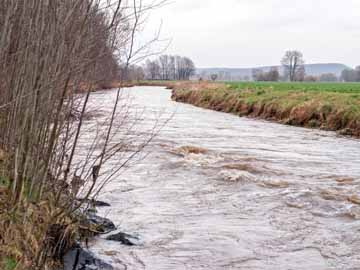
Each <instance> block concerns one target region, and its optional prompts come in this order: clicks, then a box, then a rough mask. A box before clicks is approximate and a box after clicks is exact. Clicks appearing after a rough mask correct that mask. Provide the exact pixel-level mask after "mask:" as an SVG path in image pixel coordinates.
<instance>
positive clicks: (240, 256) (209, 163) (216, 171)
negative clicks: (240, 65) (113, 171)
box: [90, 87, 360, 270]
mask: <svg viewBox="0 0 360 270" xmlns="http://www.w3.org/2000/svg"><path fill="white" fill-rule="evenodd" d="M126 91H128V92H130V95H131V96H132V103H133V106H134V107H136V108H142V107H145V108H146V109H145V111H144V112H145V113H143V114H142V115H143V117H142V121H143V123H144V126H147V125H151V124H152V123H153V122H154V118H156V117H160V118H162V119H169V118H171V120H170V121H169V122H168V123H167V124H166V126H164V127H163V129H162V130H161V132H160V133H159V134H158V136H157V137H156V138H155V139H154V140H153V141H152V142H151V144H150V145H149V146H148V147H147V148H146V149H145V153H146V158H144V159H141V160H139V161H138V162H137V164H135V165H134V166H131V167H130V168H129V169H128V170H126V171H124V172H123V173H122V174H121V176H119V177H117V178H116V179H114V180H113V181H112V182H111V183H110V184H109V185H107V186H106V187H105V189H104V191H103V193H102V194H101V197H100V199H103V200H105V201H107V202H109V203H111V207H110V208H102V209H100V210H99V212H100V214H102V215H104V216H107V217H109V218H110V219H111V220H113V221H114V223H115V224H116V225H117V226H118V227H119V230H120V231H122V232H127V233H130V234H135V235H137V236H138V237H139V239H140V241H139V245H138V246H134V247H127V246H122V245H120V244H119V243H117V242H111V241H107V240H105V239H104V237H99V238H98V239H96V240H95V241H93V242H92V243H90V244H91V250H92V251H93V252H95V253H96V254H97V255H98V256H99V257H101V258H102V259H104V260H105V261H107V262H109V263H111V264H112V265H113V266H114V267H115V268H116V269H129V270H139V269H150V270H175V269H176V270H177V269H178V270H184V269H206V270H210V269H246V270H251V269H261V270H262V269H267V270H275V269H276V270H290V269H291V270H292V269H299V270H300V269H309V270H330V269H334V270H335V269H336V270H339V269H343V270H350V269H353V270H355V269H360V190H359V184H360V141H359V140H356V139H352V138H345V137H338V136H336V134H335V133H332V132H326V131H320V130H310V129H304V128H297V127H290V126H285V125H280V124H276V123H270V122H266V121H261V120H254V119H248V118H239V117H237V116H234V115H230V114H225V113H219V112H214V111H210V110H204V109H201V108H197V107H193V106H191V105H187V104H179V103H176V102H173V101H171V98H170V96H171V91H169V90H165V89H164V88H161V87H135V88H132V89H128V90H126ZM114 98H115V91H104V92H97V93H95V94H94V95H93V97H92V104H95V105H96V104H97V105H98V106H99V108H101V109H102V110H104V111H106V104H110V103H109V102H110V101H112V100H113V99H114Z"/></svg>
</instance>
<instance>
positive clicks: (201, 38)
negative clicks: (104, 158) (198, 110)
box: [149, 0, 360, 67]
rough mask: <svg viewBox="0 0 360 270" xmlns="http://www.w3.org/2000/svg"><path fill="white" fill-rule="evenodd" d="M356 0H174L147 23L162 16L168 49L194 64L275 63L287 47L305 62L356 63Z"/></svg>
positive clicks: (359, 38)
mask: <svg viewBox="0 0 360 270" xmlns="http://www.w3.org/2000/svg"><path fill="white" fill-rule="evenodd" d="M358 14H360V1H358V0H343V1H338V0H317V1H314V0H288V1H284V0H223V1H221V2H220V1H216V0H206V1H204V0H175V1H173V2H172V4H170V5H167V6H166V7H164V8H162V9H160V10H156V11H154V13H153V14H152V17H151V20H150V22H149V27H150V29H153V28H154V27H156V26H158V25H159V22H160V21H161V20H162V21H163V30H162V36H163V37H164V38H172V40H173V42H172V44H171V46H170V48H169V51H168V52H169V53H178V54H183V55H188V56H190V57H192V58H193V59H194V60H195V61H196V63H197V65H198V66H200V67H206V66H228V67H246V66H255V65H275V64H278V63H279V59H280V58H281V56H282V54H283V53H284V51H285V50H287V49H292V48H294V49H299V50H302V51H303V53H304V55H305V58H306V60H307V62H308V63H313V62H341V63H345V64H348V65H352V66H355V65H357V64H360V57H359V56H360V55H359V52H358V47H359V44H360V35H359V34H360V20H358Z"/></svg>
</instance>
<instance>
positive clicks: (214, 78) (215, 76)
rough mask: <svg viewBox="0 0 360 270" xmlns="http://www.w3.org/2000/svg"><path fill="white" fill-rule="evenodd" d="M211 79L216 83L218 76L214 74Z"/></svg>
mask: <svg viewBox="0 0 360 270" xmlns="http://www.w3.org/2000/svg"><path fill="white" fill-rule="evenodd" d="M210 78H211V80H212V81H216V80H217V78H218V75H217V74H215V73H214V74H211V75H210Z"/></svg>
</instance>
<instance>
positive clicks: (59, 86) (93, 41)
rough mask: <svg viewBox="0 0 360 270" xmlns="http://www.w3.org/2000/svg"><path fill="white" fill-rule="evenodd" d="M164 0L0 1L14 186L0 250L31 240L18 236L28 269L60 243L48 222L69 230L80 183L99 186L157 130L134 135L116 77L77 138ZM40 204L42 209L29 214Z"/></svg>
mask: <svg viewBox="0 0 360 270" xmlns="http://www.w3.org/2000/svg"><path fill="white" fill-rule="evenodd" d="M161 4H162V1H157V2H152V3H151V4H150V5H149V4H145V3H144V2H143V1H142V0H134V1H121V0H106V1H103V0H64V1H49V0H26V1H18V0H4V1H1V3H0V33H1V34H0V130H1V132H0V153H3V152H5V153H6V160H5V161H4V162H1V164H0V179H5V180H6V182H7V186H8V189H9V190H10V192H8V198H7V200H6V201H7V203H8V204H7V206H8V208H6V209H5V208H2V209H0V227H1V228H2V229H1V230H0V255H1V253H2V252H3V251H4V249H3V248H2V247H5V249H6V248H8V247H9V246H11V247H12V246H14V245H16V243H18V242H19V241H22V242H25V243H27V246H24V245H22V244H19V246H22V247H23V248H24V249H25V250H23V255H24V258H20V260H21V261H22V262H24V263H31V265H29V266H28V268H26V269H41V268H43V267H44V265H45V264H46V262H47V259H48V258H49V257H51V256H54V255H55V254H54V252H55V249H56V248H55V247H54V245H57V244H58V243H53V235H49V234H50V232H53V231H56V232H58V235H59V237H60V238H59V239H58V240H59V241H61V242H64V241H65V240H64V239H67V238H69V237H70V236H68V235H67V234H68V233H69V232H72V228H73V225H74V222H76V219H75V220H74V216H73V213H75V211H76V210H77V209H80V206H81V204H80V203H77V196H78V193H79V192H82V194H83V198H84V199H88V198H92V197H93V196H96V195H97V194H98V193H99V192H100V190H101V188H102V187H104V185H106V184H107V183H109V181H110V180H111V179H112V176H114V175H115V174H116V173H117V172H118V171H119V170H121V169H123V168H124V167H125V166H127V165H128V164H129V163H130V162H131V161H132V160H133V159H134V157H135V156H137V155H138V154H139V153H140V151H141V150H142V149H143V148H144V147H145V146H146V145H147V143H148V142H149V141H150V140H151V139H152V138H153V136H154V135H155V134H156V132H157V130H158V129H157V128H156V127H157V126H156V125H155V126H154V127H153V128H152V129H151V130H149V131H148V132H147V133H146V134H148V136H145V137H141V142H137V143H136V144H135V142H134V135H133V134H134V128H135V126H134V124H133V123H132V122H131V118H130V115H129V114H130V108H129V104H128V102H127V100H126V98H125V97H124V96H123V94H122V93H123V92H122V90H121V87H120V88H119V89H118V90H117V91H116V92H115V95H114V100H113V103H112V104H108V106H110V107H109V111H107V116H106V117H105V118H104V119H103V122H102V123H100V124H99V126H97V127H93V129H92V133H91V134H92V139H91V141H89V142H88V144H87V145H88V148H86V149H85V150H86V151H85V152H84V148H83V147H82V146H81V140H82V138H84V136H85V135H86V134H87V133H86V132H87V130H86V119H87V117H88V115H89V113H90V111H89V101H90V100H91V97H92V94H91V93H92V91H93V90H95V89H96V88H98V87H99V84H100V85H101V84H102V83H104V82H109V81H112V80H114V79H116V80H120V81H121V82H122V81H123V80H124V79H126V78H127V74H128V71H129V69H131V66H132V63H133V62H136V61H139V59H143V57H144V54H143V49H144V48H145V47H146V46H147V45H148V43H146V44H145V45H138V46H137V44H139V43H138V41H137V35H138V33H139V28H141V26H142V25H143V23H144V19H145V18H146V13H147V12H149V11H150V10H151V9H153V8H154V7H156V6H158V5H161ZM155 39H156V37H155V38H154V40H155ZM152 41H153V40H152ZM149 42H151V41H149ZM119 63H120V64H121V69H120V65H119ZM120 71H121V72H120ZM120 86H122V85H120ZM79 89H81V90H82V92H83V93H82V95H80V96H79V95H78V90H79ZM115 120H116V121H115ZM119 132H120V133H119ZM121 132H122V133H121ZM118 134H120V135H123V136H124V137H120V138H119V136H118ZM144 134H145V133H144ZM135 137H137V138H138V137H139V136H135ZM122 138H124V139H122ZM131 147H133V148H132V149H133V151H129V150H128V149H129V148H131ZM79 152H81V153H79ZM79 157H80V158H79ZM114 157H116V160H118V162H117V163H114V165H115V166H114V167H111V166H110V169H109V168H108V167H107V166H105V165H106V164H107V163H108V162H109V161H111V160H112V159H113V158H114ZM120 157H121V158H120ZM0 199H2V198H0ZM0 201H1V200H0ZM35 213H40V214H41V216H39V217H40V218H39V220H37V221H36V222H31V218H34V216H35ZM12 216H13V217H16V218H15V219H13V218H11V217H12ZM9 218H10V219H9ZM54 226H55V228H58V229H54ZM24 228H25V229H24ZM59 228H61V230H60V229H59ZM22 229H23V230H24V231H22ZM19 235H21V236H22V237H20V238H19ZM63 240H64V241H63ZM65 242H66V241H65ZM53 248H55V249H53Z"/></svg>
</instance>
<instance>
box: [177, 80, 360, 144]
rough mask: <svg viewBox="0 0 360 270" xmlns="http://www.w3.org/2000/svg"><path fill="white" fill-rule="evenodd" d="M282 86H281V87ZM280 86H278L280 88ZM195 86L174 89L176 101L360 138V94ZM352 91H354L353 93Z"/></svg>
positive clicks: (252, 85) (335, 90)
mask: <svg viewBox="0 0 360 270" xmlns="http://www.w3.org/2000/svg"><path fill="white" fill-rule="evenodd" d="M279 85H280V86H281V84H279ZM279 85H278V86H279ZM289 85H290V84H288V88H290V89H289V90H286V89H283V88H280V87H278V86H275V87H273V86H271V85H270V84H268V85H267V87H261V88H259V87H256V84H255V83H254V84H251V83H247V84H240V85H235V84H224V83H205V82H200V83H199V82H193V83H184V84H177V85H175V86H174V87H173V93H172V99H173V100H175V101H177V102H183V103H189V104H192V105H195V106H198V107H202V108H206V109H211V110H215V111H221V112H226V113H232V114H236V115H239V116H249V117H256V118H261V119H265V120H270V121H276V122H279V123H283V124H287V125H294V126H301V127H308V128H320V129H323V130H329V131H337V132H339V133H340V134H342V135H350V136H354V137H360V91H356V89H355V90H353V89H349V91H346V89H344V87H343V86H342V85H341V84H339V87H340V86H341V88H342V89H341V91H337V88H336V87H335V88H332V89H328V90H326V87H325V86H326V85H325V84H323V86H324V87H323V89H316V88H308V89H304V88H301V87H293V89H291V87H290V86H289ZM350 90H351V91H350Z"/></svg>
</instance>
